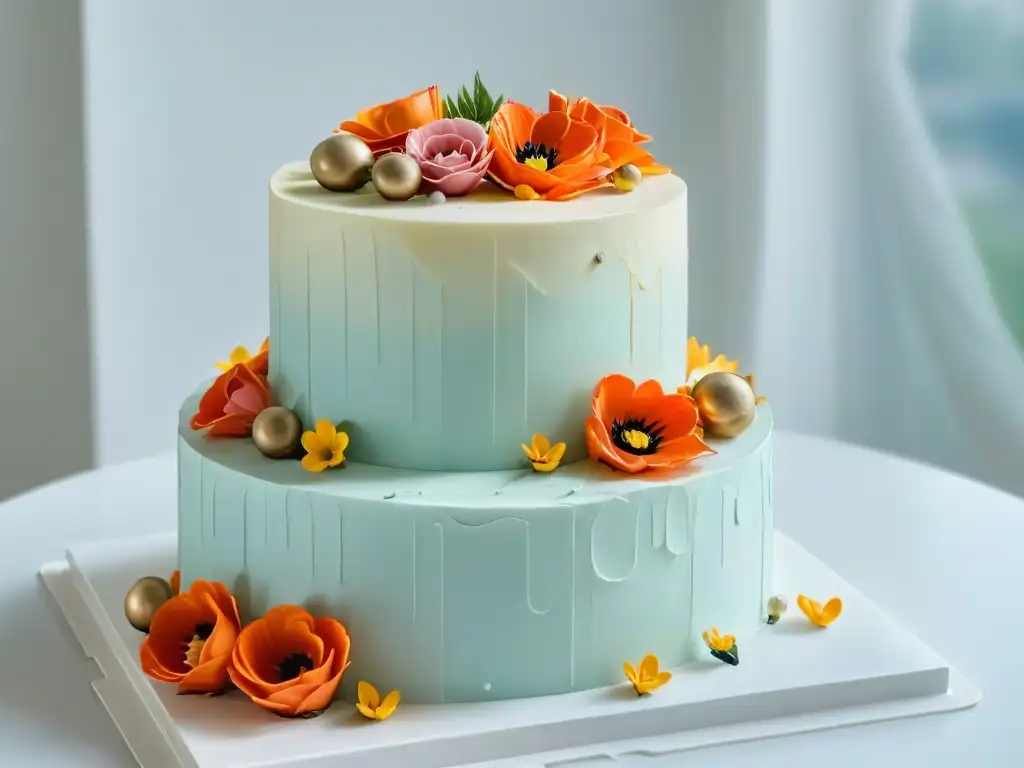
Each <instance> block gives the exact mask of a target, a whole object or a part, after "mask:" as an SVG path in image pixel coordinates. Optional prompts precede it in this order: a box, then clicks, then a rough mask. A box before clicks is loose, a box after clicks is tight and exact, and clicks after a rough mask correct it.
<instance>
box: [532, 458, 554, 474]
mask: <svg viewBox="0 0 1024 768" xmlns="http://www.w3.org/2000/svg"><path fill="white" fill-rule="evenodd" d="M531 463H532V464H533V469H534V471H536V472H554V471H555V468H557V467H558V462H557V461H544V460H543V459H542V460H540V461H534V462H531Z"/></svg>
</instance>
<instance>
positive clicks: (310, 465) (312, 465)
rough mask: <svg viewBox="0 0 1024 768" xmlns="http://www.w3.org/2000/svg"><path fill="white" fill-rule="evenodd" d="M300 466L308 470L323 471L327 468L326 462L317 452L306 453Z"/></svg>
mask: <svg viewBox="0 0 1024 768" xmlns="http://www.w3.org/2000/svg"><path fill="white" fill-rule="evenodd" d="M302 468H303V469H305V470H306V471H308V472H323V471H324V470H325V469H327V462H326V461H324V460H323V459H322V458H320V454H318V453H307V454H306V455H305V456H303V457H302Z"/></svg>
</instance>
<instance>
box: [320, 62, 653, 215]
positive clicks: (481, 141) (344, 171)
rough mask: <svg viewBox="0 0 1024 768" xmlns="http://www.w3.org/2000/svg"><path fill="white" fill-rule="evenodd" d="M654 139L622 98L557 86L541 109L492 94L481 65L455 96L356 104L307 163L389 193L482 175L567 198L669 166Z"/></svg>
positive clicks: (438, 188) (430, 189) (333, 185)
mask: <svg viewBox="0 0 1024 768" xmlns="http://www.w3.org/2000/svg"><path fill="white" fill-rule="evenodd" d="M650 140H651V137H650V136H649V135H648V134H645V133H641V132H640V131H638V130H637V129H636V127H635V126H634V125H633V121H632V120H631V119H630V117H629V115H628V114H626V112H624V111H623V110H621V109H619V108H618V107H613V106H609V105H603V104H597V103H595V102H593V101H591V100H590V99H587V98H582V97H577V98H568V97H566V96H563V95H562V94H560V93H558V92H557V91H551V92H550V93H549V94H548V104H547V110H546V111H538V110H535V109H533V108H531V107H529V106H527V105H525V104H522V103H520V102H515V101H512V100H511V99H505V98H504V97H503V96H498V97H497V98H494V97H492V96H491V94H490V93H489V92H488V90H487V88H485V87H484V84H483V82H482V81H481V79H480V75H479V73H478V74H477V75H476V76H475V78H474V81H473V87H472V89H469V88H466V87H462V88H460V89H459V91H458V92H457V93H456V94H455V95H454V96H448V97H447V98H444V99H442V98H441V95H440V92H439V90H438V88H437V86H430V87H429V88H424V89H422V90H419V91H416V92H414V93H411V94H409V95H408V96H405V97H403V98H400V99H396V100H394V101H390V102H385V103H382V104H377V105H375V106H372V107H369V108H367V109H364V110H360V111H358V112H356V114H355V115H354V116H353V117H352V118H351V119H349V120H345V121H343V122H342V123H341V124H340V125H339V126H338V128H336V129H335V132H334V135H333V136H331V137H329V138H327V139H325V140H324V141H322V142H321V143H320V144H318V145H317V147H316V148H315V149H314V150H313V153H312V155H311V156H310V166H311V169H312V171H313V175H314V177H315V178H316V180H317V181H318V182H319V183H320V184H321V186H323V187H324V188H325V189H328V190H331V191H334V192H354V191H356V190H358V189H360V188H361V187H363V186H364V185H365V184H366V183H367V182H369V181H371V180H372V181H373V185H374V187H375V188H376V189H377V191H378V192H379V193H380V194H381V196H382V197H384V198H385V199H388V200H408V199H410V198H412V197H415V196H416V195H420V194H423V195H429V196H430V197H431V199H432V200H437V201H440V200H443V199H445V198H446V197H461V196H464V195H467V194H469V193H470V192H472V191H473V190H474V189H476V188H477V186H478V185H479V184H480V182H481V181H482V180H483V179H484V178H487V179H489V180H490V181H491V182H492V183H493V184H494V185H495V186H496V187H498V188H500V189H504V190H507V191H508V192H511V193H513V194H514V195H515V197H516V198H518V199H521V200H569V199H571V198H574V197H577V196H579V195H581V194H584V193H586V192H590V191H592V190H596V189H601V188H606V187H614V188H616V189H618V190H620V191H625V192H628V191H631V190H632V189H634V188H635V187H636V186H637V185H638V184H639V183H640V181H641V179H642V178H643V177H644V176H646V175H654V174H663V173H668V172H669V171H670V169H669V168H668V167H667V166H664V165H661V164H659V163H657V162H656V161H655V159H654V156H653V155H652V154H651V153H650V152H649V151H648V150H647V149H646V148H645V147H644V146H643V145H644V144H646V143H647V142H649V141H650Z"/></svg>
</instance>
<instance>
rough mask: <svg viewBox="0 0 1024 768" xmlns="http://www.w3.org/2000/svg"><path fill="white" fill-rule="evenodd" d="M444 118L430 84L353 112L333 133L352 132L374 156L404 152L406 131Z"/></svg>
mask: <svg viewBox="0 0 1024 768" xmlns="http://www.w3.org/2000/svg"><path fill="white" fill-rule="evenodd" d="M442 117H444V105H443V104H442V102H441V94H440V93H438V90H437V86H436V85H432V86H430V87H429V88H424V89H423V90H422V91H416V93H411V94H409V95H408V96H405V97H404V98H401V99H396V100H395V101H391V102H388V103H387V104H378V105H377V106H375V107H370V108H369V109H364V110H363V111H361V112H356V116H355V117H354V118H352V119H351V120H346V121H345V122H343V123H342V124H341V125H340V126H338V128H337V129H336V130H335V131H334V132H335V133H352V134H355V135H356V136H358V137H359V138H360V139H362V140H363V141H365V142H366V145H367V146H368V147H369V148H370V149H371V150H372V151H373V156H374V157H380V156H381V155H384V154H387V153H388V152H394V151H399V152H402V151H404V150H405V140H406V139H407V138H408V136H409V131H412V130H413V129H415V128H420V127H422V126H424V125H426V124H427V123H432V122H434V121H435V120H440V119H441V118H442Z"/></svg>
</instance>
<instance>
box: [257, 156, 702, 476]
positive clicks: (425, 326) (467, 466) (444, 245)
mask: <svg viewBox="0 0 1024 768" xmlns="http://www.w3.org/2000/svg"><path fill="white" fill-rule="evenodd" d="M270 192H271V206H270V230H271V232H270V343H271V349H273V350H274V352H273V354H272V355H271V366H270V381H271V384H272V386H273V388H274V392H275V394H276V396H277V400H278V401H279V402H280V404H282V405H285V406H288V407H290V408H293V409H294V410H295V411H296V412H297V413H298V415H299V416H300V417H301V418H302V420H303V423H305V424H312V423H313V422H314V421H316V420H318V419H329V420H331V421H333V422H336V423H341V422H343V423H344V424H345V428H346V431H348V433H349V435H350V437H351V446H350V449H349V452H348V455H349V456H350V458H351V459H352V460H353V461H356V462H359V463H366V464H377V465H383V466H392V467H402V468H410V469H436V470H448V471H477V470H497V469H511V468H513V467H517V466H520V465H521V464H522V463H523V460H524V457H523V454H522V451H521V450H520V447H519V445H520V443H523V442H527V443H528V442H529V440H530V436H531V435H532V434H533V433H536V432H539V433H543V434H545V435H547V436H548V437H550V438H551V439H552V440H559V441H565V442H566V443H567V444H568V451H567V453H566V457H565V460H566V461H571V460H575V459H580V458H582V457H583V456H585V455H586V446H585V444H584V437H583V430H584V425H585V422H586V418H587V413H588V409H589V403H590V397H591V393H592V391H593V388H594V385H595V384H596V383H597V381H598V380H599V379H600V378H601V377H602V376H604V375H606V374H608V373H609V372H620V373H624V374H627V375H629V376H631V377H632V378H633V379H634V380H637V381H639V380H643V379H648V378H655V379H658V380H660V381H661V382H662V383H663V384H664V385H665V387H666V389H670V388H672V387H674V386H675V385H676V384H682V383H683V381H684V379H685V377H686V344H685V340H686V338H687V335H686V309H687V299H686V297H687V281H686V266H687V247H686V242H687V228H686V185H685V184H684V183H683V181H682V180H681V179H679V178H678V177H676V176H671V175H665V176H660V177H652V178H648V179H645V181H644V183H643V184H641V185H640V186H639V187H638V188H637V189H636V190H635V191H633V192H631V193H628V194H622V193H616V192H615V191H612V190H609V191H607V192H605V191H600V192H593V193H591V194H588V195H585V196H583V197H581V198H578V199H576V200H571V201H567V202H558V203H552V202H524V201H520V200H516V199H515V198H513V197H511V196H509V195H508V194H500V195H499V194H498V193H496V192H492V193H489V192H488V191H486V187H483V188H482V189H481V191H477V192H475V193H474V194H473V195H472V196H471V197H468V198H461V199H452V200H449V201H448V202H446V203H443V204H440V205H437V204H433V203H431V202H429V201H428V200H427V199H425V198H417V199H414V200H412V201H408V202H405V203H401V204H394V203H388V202H387V201H385V200H383V199H382V198H381V197H380V196H379V195H378V194H377V193H376V192H374V191H373V188H372V187H367V188H366V189H364V190H363V191H360V192H357V193H352V194H336V193H331V192H328V191H326V190H324V189H322V188H321V187H320V186H319V185H318V184H317V183H316V181H315V180H314V179H313V176H312V174H311V173H310V170H309V165H308V163H296V164H293V165H288V166H285V167H284V168H282V169H281V170H280V171H278V172H277V173H276V174H275V175H274V177H273V179H272V180H271V184H270Z"/></svg>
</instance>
